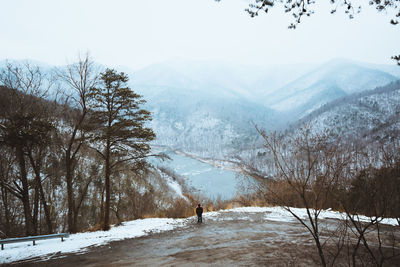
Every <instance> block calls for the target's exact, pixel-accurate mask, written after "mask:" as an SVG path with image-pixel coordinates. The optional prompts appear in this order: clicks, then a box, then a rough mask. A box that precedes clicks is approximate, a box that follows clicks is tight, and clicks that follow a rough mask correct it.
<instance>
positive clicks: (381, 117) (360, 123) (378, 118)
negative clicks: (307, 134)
mask: <svg viewBox="0 0 400 267" xmlns="http://www.w3.org/2000/svg"><path fill="white" fill-rule="evenodd" d="M303 121H307V122H309V123H310V124H311V125H313V126H314V129H320V130H323V129H329V130H331V131H333V133H335V134H337V135H338V136H342V137H350V138H352V139H354V140H357V139H365V138H367V139H370V140H385V139H388V138H393V137H397V136H400V81H397V82H393V83H391V84H389V85H386V86H383V87H378V88H376V89H373V90H369V91H364V92H361V93H356V94H352V95H349V96H346V97H343V98H340V99H337V100H336V101H332V102H330V103H328V104H326V105H324V106H322V107H321V108H319V109H317V110H315V111H314V112H312V113H311V114H309V115H308V116H307V117H305V118H304V120H303Z"/></svg>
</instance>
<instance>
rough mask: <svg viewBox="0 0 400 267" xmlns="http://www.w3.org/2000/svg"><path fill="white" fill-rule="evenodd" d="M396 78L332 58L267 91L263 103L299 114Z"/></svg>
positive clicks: (301, 114)
mask: <svg viewBox="0 0 400 267" xmlns="http://www.w3.org/2000/svg"><path fill="white" fill-rule="evenodd" d="M397 79H398V78H397V77H395V76H393V75H391V74H389V73H386V72H384V71H381V70H377V69H372V68H370V67H365V66H361V65H359V64H357V63H353V62H351V61H345V60H332V61H330V62H328V63H326V64H323V65H321V66H319V67H317V68H316V69H315V70H313V71H311V72H309V73H307V74H305V75H304V76H302V77H300V78H299V79H297V80H295V81H293V82H291V83H290V84H288V85H286V86H284V87H282V88H279V89H278V90H276V91H274V92H272V93H269V94H267V95H266V96H265V97H266V99H267V102H266V103H267V104H266V105H267V106H269V107H271V108H272V109H275V110H277V111H283V112H285V111H290V112H291V113H296V114H298V116H299V117H302V116H304V115H306V114H308V113H310V112H312V111H313V110H315V109H317V108H319V107H320V106H322V105H323V104H325V103H328V102H330V101H332V100H335V99H337V98H339V97H342V96H345V95H349V94H352V93H355V92H361V91H365V90H371V89H374V88H375V87H378V86H382V85H385V84H388V83H390V82H393V81H396V80H397Z"/></svg>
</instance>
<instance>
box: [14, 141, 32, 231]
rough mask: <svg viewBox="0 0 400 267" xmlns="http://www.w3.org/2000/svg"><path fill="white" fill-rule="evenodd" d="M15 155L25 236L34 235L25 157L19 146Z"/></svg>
mask: <svg viewBox="0 0 400 267" xmlns="http://www.w3.org/2000/svg"><path fill="white" fill-rule="evenodd" d="M16 154H17V160H18V165H19V169H20V180H21V183H22V188H21V189H22V190H21V201H22V205H23V207H24V216H25V232H26V235H28V236H29V235H35V234H36V233H35V230H34V228H33V222H32V213H31V212H32V211H31V206H30V203H29V186H28V177H27V172H26V166H25V157H24V151H23V148H22V146H21V145H17V147H16Z"/></svg>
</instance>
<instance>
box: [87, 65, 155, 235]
mask: <svg viewBox="0 0 400 267" xmlns="http://www.w3.org/2000/svg"><path fill="white" fill-rule="evenodd" d="M127 82H128V76H127V75H125V74H124V73H123V72H121V73H117V72H116V71H115V70H112V69H107V70H106V71H105V72H104V73H101V86H99V87H95V88H92V89H91V90H90V97H91V105H92V109H93V117H92V118H93V123H95V125H96V131H95V132H94V136H93V144H94V149H95V150H96V151H97V152H98V154H99V155H100V157H101V158H102V160H103V164H104V165H103V170H104V183H105V193H106V194H105V195H106V196H105V198H106V199H105V207H104V220H103V230H108V229H109V224H110V222H109V218H110V194H111V192H110V191H111V176H112V171H113V170H114V169H115V168H116V167H117V166H118V165H121V164H122V163H131V164H132V163H137V162H140V161H141V160H143V159H144V158H145V157H146V156H148V154H149V152H150V145H149V142H150V141H152V140H154V139H155V134H154V132H153V131H152V129H150V128H146V127H145V125H144V124H145V123H146V122H147V121H149V120H151V116H150V112H149V111H147V110H145V109H141V107H140V106H141V105H142V104H143V103H145V100H143V99H142V97H141V96H140V95H138V94H136V93H135V92H133V91H132V90H131V89H130V88H129V87H128V86H127Z"/></svg>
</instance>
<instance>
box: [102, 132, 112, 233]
mask: <svg viewBox="0 0 400 267" xmlns="http://www.w3.org/2000/svg"><path fill="white" fill-rule="evenodd" d="M110 174H111V166H110V146H109V141H108V140H107V147H106V153H105V187H106V203H105V207H104V222H103V230H104V231H107V230H109V229H110Z"/></svg>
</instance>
